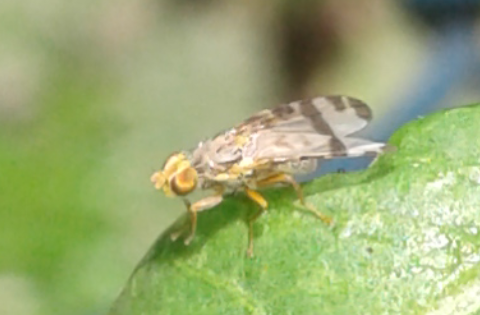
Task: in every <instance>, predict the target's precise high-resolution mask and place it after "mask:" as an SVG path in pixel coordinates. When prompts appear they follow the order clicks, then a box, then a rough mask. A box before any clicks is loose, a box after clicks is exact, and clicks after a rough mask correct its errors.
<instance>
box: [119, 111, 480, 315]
mask: <svg viewBox="0 0 480 315" xmlns="http://www.w3.org/2000/svg"><path fill="white" fill-rule="evenodd" d="M390 143H392V144H394V145H396V146H397V148H398V150H397V152H395V153H392V154H386V155H383V156H382V157H380V158H379V159H378V160H377V161H376V162H375V163H374V164H373V165H372V166H371V167H370V168H369V169H368V170H366V171H363V172H358V173H351V174H334V175H328V176H324V177H322V178H320V179H317V180H315V181H313V182H311V183H309V184H307V185H305V187H304V189H305V192H306V194H307V195H308V198H307V199H308V201H309V202H310V203H312V204H314V205H315V206H316V207H317V208H318V209H319V210H321V211H322V212H324V213H326V214H328V215H330V216H332V217H333V218H334V219H335V222H336V223H335V226H334V227H333V228H329V227H327V226H326V225H324V224H323V223H322V222H321V221H320V220H318V219H316V218H315V217H313V216H312V215H310V213H308V212H307V211H303V210H302V208H301V207H300V206H297V205H296V204H297V201H296V198H295V195H294V194H293V192H292V191H291V190H290V189H287V188H285V189H277V190H270V191H268V192H266V196H267V199H268V200H269V201H270V208H269V211H268V213H266V214H265V215H264V216H262V217H261V218H260V219H259V220H258V221H257V222H256V223H255V257H254V258H253V259H249V258H247V257H246V256H245V250H246V247H247V225H246V223H245V219H246V217H248V216H249V215H251V213H253V211H255V208H254V207H253V206H252V204H251V203H250V202H249V201H248V200H247V199H246V198H245V197H243V196H241V195H239V196H234V197H231V198H229V199H227V201H226V202H225V203H223V204H222V205H220V206H219V207H216V208H214V209H212V210H210V211H206V212H204V213H201V214H200V215H199V222H198V232H197V236H196V238H195V239H194V241H193V243H192V244H191V245H190V246H185V245H183V242H182V241H181V240H179V241H176V242H172V241H170V239H169V233H170V232H171V231H172V230H173V228H172V229H170V231H167V232H166V233H164V234H163V235H162V236H160V238H159V239H158V240H157V242H156V243H155V244H154V246H153V247H152V248H151V250H150V251H149V252H148V254H147V255H146V256H145V258H144V259H143V260H142V262H141V263H140V264H139V266H138V267H137V269H136V270H135V271H134V273H133V275H132V277H131V279H130V280H129V281H128V283H127V285H126V287H125V288H124V290H123V292H122V293H121V295H120V296H119V298H118V300H117V301H116V302H115V303H114V305H113V307H112V309H111V313H110V314H111V315H125V314H139V315H140V314H142V315H149V314H176V315H177V314H196V315H200V314H208V315H212V314H232V315H236V314H256V315H263V314H296V315H298V314H387V313H388V314H391V313H402V314H427V313H429V312H431V313H429V314H473V313H475V311H476V312H478V311H479V310H480V298H478V297H479V296H480V278H479V277H478V276H479V274H480V268H479V260H480V250H479V247H480V237H479V235H478V228H479V227H478V226H479V223H480V106H470V107H464V108H459V109H454V110H448V111H443V112H439V113H436V114H433V115H431V116H429V117H427V118H424V119H419V120H417V121H415V122H412V123H409V124H408V125H406V126H404V127H403V128H401V129H400V130H399V131H398V132H396V133H395V135H394V136H393V137H392V139H391V141H390ZM180 224H181V222H178V224H177V227H176V228H178V226H180Z"/></svg>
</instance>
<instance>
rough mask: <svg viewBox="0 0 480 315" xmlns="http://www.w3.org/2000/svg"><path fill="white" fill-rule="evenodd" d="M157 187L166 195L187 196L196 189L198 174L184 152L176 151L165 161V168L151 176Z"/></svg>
mask: <svg viewBox="0 0 480 315" xmlns="http://www.w3.org/2000/svg"><path fill="white" fill-rule="evenodd" d="M150 180H151V181H152V183H153V184H154V185H155V188H156V189H158V190H160V189H161V190H163V192H164V193H165V195H166V196H168V197H175V196H185V195H187V194H189V193H190V192H192V191H193V190H195V188H196V187H197V183H198V174H197V171H196V170H195V168H193V167H192V165H191V162H190V160H189V159H188V157H187V156H186V155H185V154H184V153H174V154H172V155H170V157H169V158H167V160H166V161H165V164H164V165H163V169H162V170H160V171H158V172H155V173H154V174H153V175H152V177H151V178H150Z"/></svg>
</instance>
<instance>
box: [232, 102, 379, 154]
mask: <svg viewBox="0 0 480 315" xmlns="http://www.w3.org/2000/svg"><path fill="white" fill-rule="evenodd" d="M371 119H372V112H371V110H370V108H369V107H368V106H367V105H366V104H365V103H363V102H361V101H359V100H357V99H354V98H351V97H347V96H326V97H318V98H314V99H312V100H305V101H297V102H292V103H289V104H283V105H280V106H279V107H276V108H274V109H272V110H264V111H261V112H259V113H257V114H256V115H254V116H252V117H250V118H249V119H247V120H246V121H245V122H243V123H242V124H240V125H239V126H237V127H236V129H235V130H237V132H238V134H251V135H254V136H253V137H252V141H250V142H249V143H248V144H247V145H246V146H245V147H244V148H243V154H242V155H243V157H250V158H253V159H271V160H274V161H279V162H280V161H285V160H292V159H301V158H333V157H339V156H364V155H376V154H378V153H380V152H383V151H384V150H385V149H386V148H387V146H386V145H385V144H383V143H377V142H372V141H368V140H363V139H358V138H348V137H347V136H348V135H350V134H353V133H355V132H357V131H359V130H361V129H363V128H364V127H365V126H366V125H367V124H368V123H369V121H370V120H371Z"/></svg>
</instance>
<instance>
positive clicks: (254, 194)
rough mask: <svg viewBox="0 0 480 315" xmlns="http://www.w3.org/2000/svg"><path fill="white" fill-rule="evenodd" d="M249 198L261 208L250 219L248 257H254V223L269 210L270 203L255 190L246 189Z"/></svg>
mask: <svg viewBox="0 0 480 315" xmlns="http://www.w3.org/2000/svg"><path fill="white" fill-rule="evenodd" d="M245 192H246V194H247V196H248V197H249V198H250V199H251V200H253V201H254V202H255V203H257V204H258V205H259V206H260V210H259V211H258V212H257V213H255V214H254V215H253V216H252V217H251V218H249V219H248V248H247V256H248V257H253V223H254V222H255V221H256V220H257V219H258V218H259V217H260V216H261V215H262V214H263V212H265V211H266V210H267V206H268V202H267V201H266V200H265V198H263V196H262V195H260V194H259V193H258V192H256V191H255V190H252V189H249V188H246V189H245Z"/></svg>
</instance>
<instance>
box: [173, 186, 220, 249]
mask: <svg viewBox="0 0 480 315" xmlns="http://www.w3.org/2000/svg"><path fill="white" fill-rule="evenodd" d="M222 200H223V196H222V193H221V192H220V191H219V192H218V193H217V194H216V195H213V196H210V197H206V198H203V199H201V200H199V201H197V202H195V203H193V204H190V202H189V201H188V200H184V202H185V205H186V206H187V210H188V213H189V214H190V225H189V226H190V233H189V234H188V236H187V237H186V238H185V240H184V243H185V245H188V244H190V242H191V241H192V240H193V238H194V236H195V231H196V230H197V212H200V211H204V210H208V209H211V208H213V207H215V206H216V205H218V204H219V203H221V202H222ZM187 228H188V226H184V227H183V228H181V229H180V230H179V231H177V232H174V233H172V234H171V235H170V238H171V239H172V240H176V239H177V238H178V237H179V236H180V235H182V234H183V232H184V231H185V230H186V229H187Z"/></svg>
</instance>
